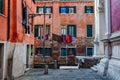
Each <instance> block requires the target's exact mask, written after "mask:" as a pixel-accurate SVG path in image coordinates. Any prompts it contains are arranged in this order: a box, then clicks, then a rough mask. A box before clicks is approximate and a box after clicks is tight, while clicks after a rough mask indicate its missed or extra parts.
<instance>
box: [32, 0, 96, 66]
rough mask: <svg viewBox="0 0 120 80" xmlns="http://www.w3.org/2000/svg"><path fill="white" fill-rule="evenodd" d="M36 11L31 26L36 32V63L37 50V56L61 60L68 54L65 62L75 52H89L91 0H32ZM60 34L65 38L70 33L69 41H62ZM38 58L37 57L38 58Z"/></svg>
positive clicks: (69, 59) (78, 54) (92, 27)
mask: <svg viewBox="0 0 120 80" xmlns="http://www.w3.org/2000/svg"><path fill="white" fill-rule="evenodd" d="M44 12H45V13H44ZM36 14H37V16H36V17H35V26H34V30H35V32H38V33H39V34H37V33H35V37H36V40H35V48H36V52H35V64H36V63H39V62H37V61H38V56H37V55H39V54H40V55H43V56H41V58H45V61H53V60H54V59H57V60H58V61H61V59H63V61H64V60H66V59H67V58H68V59H67V61H66V62H65V63H67V62H68V63H69V62H72V61H71V59H73V60H74V57H75V56H89V55H92V54H93V40H94V1H93V0H74V1H73V0H71V1H70V0H69V1H68V0H64V1H62V0H59V1H53V0H51V1H46V0H43V1H39V0H36ZM37 28H38V29H37ZM45 34H48V39H47V40H44V39H43V37H44V35H45ZM64 35H65V36H66V38H67V35H68V36H70V37H71V36H72V37H73V38H74V40H73V42H72V41H70V42H69V41H68V42H67V41H62V36H64ZM70 39H71V38H70ZM43 48H46V51H47V52H44V49H43ZM71 53H72V54H71ZM70 54H71V55H74V57H73V56H69V55H70ZM50 56H51V57H50ZM48 57H49V59H48ZM69 57H73V58H69ZM47 59H48V60H47ZM42 61H43V60H42V59H41V60H40V62H41V63H42Z"/></svg>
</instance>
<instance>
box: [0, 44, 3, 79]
mask: <svg viewBox="0 0 120 80" xmlns="http://www.w3.org/2000/svg"><path fill="white" fill-rule="evenodd" d="M3 54H4V44H1V43H0V80H1V79H2V74H3Z"/></svg>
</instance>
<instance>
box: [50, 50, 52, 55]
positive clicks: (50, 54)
mask: <svg viewBox="0 0 120 80" xmlns="http://www.w3.org/2000/svg"><path fill="white" fill-rule="evenodd" d="M50 56H51V57H52V48H50Z"/></svg>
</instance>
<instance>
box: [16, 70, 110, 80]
mask: <svg viewBox="0 0 120 80" xmlns="http://www.w3.org/2000/svg"><path fill="white" fill-rule="evenodd" d="M48 71H49V72H48V75H44V70H43V69H31V70H29V71H28V72H26V73H25V75H24V76H21V77H19V78H17V79H15V80H108V79H107V78H106V77H102V76H100V75H98V74H97V73H96V72H94V71H92V70H90V69H79V70H59V69H55V70H54V69H49V70H48Z"/></svg>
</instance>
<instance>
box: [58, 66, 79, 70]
mask: <svg viewBox="0 0 120 80" xmlns="http://www.w3.org/2000/svg"><path fill="white" fill-rule="evenodd" d="M60 69H66V70H67V69H68V70H69V69H79V67H78V66H60Z"/></svg>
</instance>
